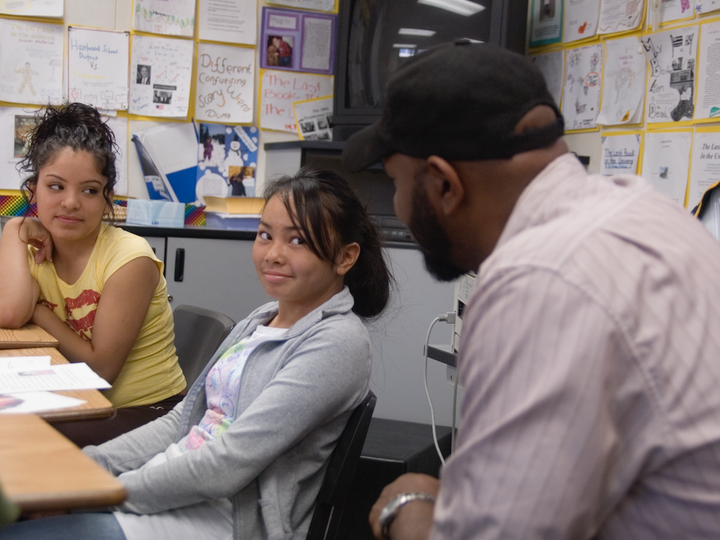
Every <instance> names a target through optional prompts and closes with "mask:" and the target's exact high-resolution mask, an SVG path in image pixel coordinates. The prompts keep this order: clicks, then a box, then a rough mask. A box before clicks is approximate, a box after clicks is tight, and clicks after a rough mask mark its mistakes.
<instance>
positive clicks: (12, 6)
mask: <svg viewBox="0 0 720 540" xmlns="http://www.w3.org/2000/svg"><path fill="white" fill-rule="evenodd" d="M63 1H64V0H0V13H2V14H3V15H22V16H30V17H51V18H58V19H60V18H62V16H63Z"/></svg>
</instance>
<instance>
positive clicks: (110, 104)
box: [68, 26, 130, 111]
mask: <svg viewBox="0 0 720 540" xmlns="http://www.w3.org/2000/svg"><path fill="white" fill-rule="evenodd" d="M129 36H130V35H129V34H128V33H127V32H112V31H108V30H94V29H92V28H79V27H73V26H69V27H68V97H69V98H70V100H71V101H80V102H82V103H87V104H88V105H93V106H95V107H98V108H100V109H115V110H121V111H124V110H126V109H127V106H128V77H127V65H128V63H129V60H130V49H129V45H130V37H129Z"/></svg>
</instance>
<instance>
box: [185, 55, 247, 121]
mask: <svg viewBox="0 0 720 540" xmlns="http://www.w3.org/2000/svg"><path fill="white" fill-rule="evenodd" d="M196 72H197V85H196V88H197V90H196V92H195V118H196V119H197V120H201V121H210V122H219V121H222V122H227V123H231V124H250V123H252V120H253V117H254V109H253V99H254V97H255V92H254V90H255V88H254V86H255V85H254V82H255V49H246V48H243V47H231V46H228V45H216V44H212V43H200V44H198V57H197V71H196Z"/></svg>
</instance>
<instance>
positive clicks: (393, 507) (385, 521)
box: [379, 491, 435, 540]
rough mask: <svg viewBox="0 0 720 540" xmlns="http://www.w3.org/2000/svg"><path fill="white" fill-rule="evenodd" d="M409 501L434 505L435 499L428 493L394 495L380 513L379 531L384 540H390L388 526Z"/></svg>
mask: <svg viewBox="0 0 720 540" xmlns="http://www.w3.org/2000/svg"><path fill="white" fill-rule="evenodd" d="M411 501H428V502H431V503H434V502H435V497H433V496H432V495H430V494H429V493H423V492H421V491H414V492H411V493H401V494H400V495H396V496H395V497H394V498H393V499H392V500H391V501H390V502H389V503H387V505H386V506H385V508H383V509H382V512H380V518H379V521H380V531H381V533H382V537H383V539H384V540H390V525H391V524H392V522H393V520H394V519H395V518H396V517H397V515H398V512H400V509H401V508H402V507H403V506H405V505H406V504H407V503H409V502H411Z"/></svg>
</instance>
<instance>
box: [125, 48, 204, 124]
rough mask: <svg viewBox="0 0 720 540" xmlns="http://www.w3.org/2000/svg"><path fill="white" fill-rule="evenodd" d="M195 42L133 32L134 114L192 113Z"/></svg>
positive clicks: (184, 114)
mask: <svg viewBox="0 0 720 540" xmlns="http://www.w3.org/2000/svg"><path fill="white" fill-rule="evenodd" d="M192 60H193V42H192V41H189V40H186V39H168V38H160V37H152V36H140V35H135V36H133V40H132V60H131V63H130V108H129V112H130V113H131V114H140V115H145V116H163V117H176V118H178V117H180V118H184V117H186V116H187V113H188V104H189V96H190V83H191V78H192Z"/></svg>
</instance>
